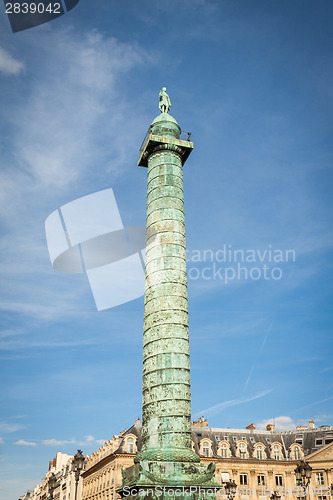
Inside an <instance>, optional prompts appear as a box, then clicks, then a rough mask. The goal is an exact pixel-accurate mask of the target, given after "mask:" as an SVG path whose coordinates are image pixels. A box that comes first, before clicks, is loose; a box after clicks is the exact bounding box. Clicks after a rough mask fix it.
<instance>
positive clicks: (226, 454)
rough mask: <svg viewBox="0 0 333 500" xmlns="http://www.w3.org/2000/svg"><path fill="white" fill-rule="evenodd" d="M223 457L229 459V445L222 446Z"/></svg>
mask: <svg viewBox="0 0 333 500" xmlns="http://www.w3.org/2000/svg"><path fill="white" fill-rule="evenodd" d="M221 456H222V458H227V456H228V448H227V445H226V444H224V443H223V444H222V445H221Z"/></svg>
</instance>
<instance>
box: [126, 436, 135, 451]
mask: <svg viewBox="0 0 333 500" xmlns="http://www.w3.org/2000/svg"><path fill="white" fill-rule="evenodd" d="M126 451H127V453H134V439H133V438H132V437H129V438H127V441H126Z"/></svg>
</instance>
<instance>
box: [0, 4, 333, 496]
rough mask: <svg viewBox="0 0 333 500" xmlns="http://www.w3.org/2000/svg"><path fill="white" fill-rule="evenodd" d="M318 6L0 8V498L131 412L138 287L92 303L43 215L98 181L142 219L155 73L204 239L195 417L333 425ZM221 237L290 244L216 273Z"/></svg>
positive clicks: (137, 391)
mask: <svg viewBox="0 0 333 500" xmlns="http://www.w3.org/2000/svg"><path fill="white" fill-rule="evenodd" d="M332 17H333V5H332V2H331V1H330V0H320V1H318V2H313V1H312V0H311V1H310V0H293V1H292V2H291V1H290V0H279V1H277V0H270V1H266V0H265V1H264V0H260V1H257V0H251V1H250V0H228V1H227V0H170V1H168V2H152V1H151V0H140V2H137V1H134V0H124V1H122V2H119V1H113V0H100V1H99V2H91V1H90V2H89V1H88V0H81V1H80V3H79V4H78V6H77V7H76V8H75V9H73V10H72V11H71V12H70V13H68V14H66V15H65V16H63V17H60V18H58V19H56V20H55V21H53V22H51V23H48V24H45V25H43V26H40V27H37V28H34V29H31V30H28V31H25V32H20V33H16V34H12V33H11V31H10V26H9V22H8V20H7V18H6V15H5V13H4V7H3V5H1V6H0V28H1V29H0V77H1V79H0V82H1V83H0V85H1V96H2V105H1V120H0V157H1V160H0V165H1V167H0V206H1V210H0V217H1V219H0V227H1V243H0V252H1V259H0V272H1V278H2V279H1V283H2V289H1V301H0V307H1V333H0V348H1V351H0V358H1V402H2V405H1V406H2V410H1V417H0V437H1V441H0V443H1V444H0V452H1V457H0V460H1V468H0V499H4V500H16V498H18V496H19V495H20V494H23V493H24V491H26V490H27V489H28V488H33V487H34V485H35V484H37V483H38V482H40V481H41V479H42V477H43V475H44V474H45V472H46V470H47V465H48V461H49V460H50V459H51V458H52V457H53V456H55V454H56V452H57V451H59V450H61V451H63V452H66V453H70V454H72V453H75V451H76V449H77V448H78V447H80V448H82V449H83V451H84V452H85V453H86V454H90V453H92V452H93V451H94V450H96V449H97V448H98V447H99V446H100V444H101V442H103V441H104V440H107V439H110V438H111V437H112V435H113V434H117V433H118V432H119V431H121V430H123V429H124V428H125V427H129V426H130V425H132V424H133V422H134V421H135V419H136V418H137V417H138V416H140V417H141V365H142V345H141V344H142V324H143V299H142V298H139V299H137V300H135V301H132V302H130V303H128V304H124V305H122V306H119V307H117V308H113V309H110V310H106V311H104V312H97V311H96V308H95V304H94V300H93V297H92V293H91V290H90V288H89V284H88V281H87V278H86V276H84V275H70V274H60V273H57V272H56V271H54V270H53V269H52V266H51V264H50V260H49V255H48V250H47V246H46V240H45V231H44V223H45V219H46V218H47V217H48V215H49V214H50V213H52V212H53V211H54V210H56V209H58V208H59V207H60V206H62V205H64V204H65V203H68V202H70V201H73V200H75V199H77V198H80V197H82V196H85V195H88V194H91V193H94V192H97V191H99V190H101V189H106V188H110V187H111V188H113V190H114V193H115V196H116V199H117V202H118V206H119V210H120V213H121V216H122V220H123V222H124V224H125V225H142V224H144V223H145V203H146V171H145V170H144V169H141V168H138V167H137V166H136V165H137V158H138V149H139V147H140V145H141V142H142V140H143V138H144V136H145V133H146V130H147V128H148V126H149V125H150V123H151V121H152V120H153V118H154V117H155V116H156V115H157V114H158V92H159V90H160V89H161V87H162V86H164V85H165V86H166V87H167V89H168V93H169V95H170V98H171V102H172V108H171V114H172V115H173V116H175V118H176V119H177V121H178V123H179V124H180V125H181V127H182V128H183V129H184V130H189V131H191V132H192V139H193V141H194V151H193V153H192V154H191V156H190V158H189V160H188V161H187V163H186V165H185V167H184V194H185V210H186V234H187V245H188V249H189V251H190V255H191V256H193V255H194V251H197V252H199V253H200V255H203V250H205V249H206V250H207V249H208V250H211V251H212V253H213V254H214V258H213V261H210V260H209V259H208V260H207V259H206V262H193V259H192V260H191V261H190V262H189V263H188V268H189V271H190V270H191V269H192V271H191V273H192V276H196V275H199V278H198V279H189V287H188V288H189V314H190V338H191V375H192V412H193V417H194V418H196V417H198V416H200V415H204V416H205V417H207V418H208V420H209V424H210V425H211V426H214V427H229V426H230V427H234V428H244V427H245V426H246V425H248V424H249V423H251V422H254V423H256V424H257V425H258V426H259V427H263V426H264V425H265V423H266V422H268V421H269V422H271V421H273V419H275V422H276V424H277V426H278V427H280V428H281V429H291V428H294V426H295V425H297V424H304V423H306V422H307V420H308V419H309V418H314V420H315V424H316V425H318V426H319V425H323V424H329V425H332V424H333V382H332V370H333V364H332V356H331V354H332V337H331V325H332V311H331V299H332V223H331V220H332V97H333V91H332V77H333V65H332V31H333V28H332V26H333V23H332ZM224 245H226V247H227V248H230V249H242V250H244V251H246V250H249V249H252V250H254V251H256V252H257V251H259V252H261V255H262V254H263V252H265V250H266V252H268V249H273V250H276V249H279V250H281V251H282V252H285V251H286V250H290V249H291V250H294V252H295V259H294V261H289V262H280V263H275V264H274V263H272V262H268V261H267V259H266V260H265V263H266V264H267V265H268V267H270V268H272V267H274V266H275V267H279V269H280V271H281V273H282V274H281V278H280V279H273V278H270V279H264V278H263V276H261V277H260V279H244V276H243V277H241V278H242V279H233V280H230V281H229V282H228V283H227V284H226V283H225V280H224V279H220V278H219V274H216V276H215V279H212V276H213V274H212V273H213V266H214V265H215V266H217V267H215V272H216V270H218V269H220V268H222V270H221V275H222V277H223V276H224V273H225V267H227V266H228V267H233V268H234V269H236V267H237V263H235V262H233V263H232V264H230V263H223V262H217V260H216V258H215V257H216V255H219V254H218V253H216V252H218V251H219V250H221V249H223V248H224ZM229 245H230V246H229ZM256 259H257V260H256V261H255V262H254V263H253V262H252V263H247V264H246V266H247V270H248V272H250V270H251V269H252V268H253V267H262V265H263V263H262V262H259V258H258V254H257V258H256ZM235 266H236V267H235ZM205 267H207V268H208V271H206V273H210V279H204V278H203V275H202V270H203V268H205ZM193 269H194V270H193ZM231 273H232V272H231ZM255 273H256V272H254V275H255ZM205 276H208V274H206V275H205ZM255 276H256V275H255Z"/></svg>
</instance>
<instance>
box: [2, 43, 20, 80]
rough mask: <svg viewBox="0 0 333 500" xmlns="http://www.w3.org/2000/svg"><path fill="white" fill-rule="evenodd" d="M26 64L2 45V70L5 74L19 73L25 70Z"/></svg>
mask: <svg viewBox="0 0 333 500" xmlns="http://www.w3.org/2000/svg"><path fill="white" fill-rule="evenodd" d="M23 69H24V64H23V63H22V62H21V61H18V60H17V59H15V58H14V57H13V56H12V55H11V54H9V52H7V50H5V49H3V48H1V47H0V72H1V73H3V74H4V75H18V74H19V73H21V71H23Z"/></svg>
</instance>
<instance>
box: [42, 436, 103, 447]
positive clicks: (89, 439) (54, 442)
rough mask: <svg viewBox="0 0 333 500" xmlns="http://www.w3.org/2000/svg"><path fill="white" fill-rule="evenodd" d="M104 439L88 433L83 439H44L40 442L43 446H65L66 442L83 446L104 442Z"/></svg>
mask: <svg viewBox="0 0 333 500" xmlns="http://www.w3.org/2000/svg"><path fill="white" fill-rule="evenodd" d="M104 443H105V440H103V439H95V438H94V436H91V435H88V436H85V437H84V439H81V440H80V439H75V438H71V439H68V440H67V439H54V438H52V439H44V440H43V441H42V444H43V445H44V446H65V445H68V444H72V445H76V446H84V445H94V444H104Z"/></svg>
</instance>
